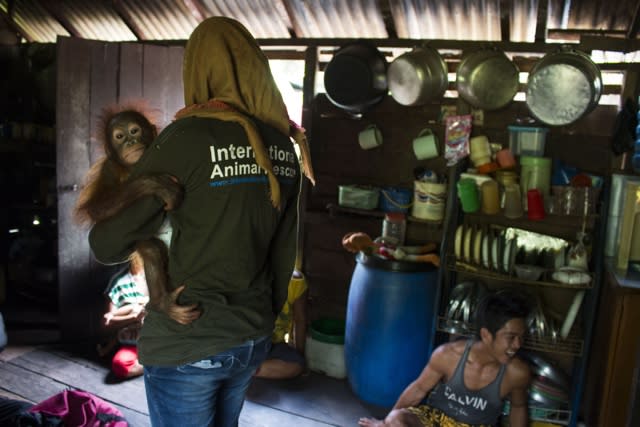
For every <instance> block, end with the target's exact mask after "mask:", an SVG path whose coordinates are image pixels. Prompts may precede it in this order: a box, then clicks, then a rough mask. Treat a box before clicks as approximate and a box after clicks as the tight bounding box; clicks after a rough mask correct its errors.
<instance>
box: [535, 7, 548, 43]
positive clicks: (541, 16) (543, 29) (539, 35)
mask: <svg viewBox="0 0 640 427" xmlns="http://www.w3.org/2000/svg"><path fill="white" fill-rule="evenodd" d="M548 15H549V0H540V3H538V15H537V20H536V35H535V40H536V41H537V42H545V41H546V40H547V16H548Z"/></svg>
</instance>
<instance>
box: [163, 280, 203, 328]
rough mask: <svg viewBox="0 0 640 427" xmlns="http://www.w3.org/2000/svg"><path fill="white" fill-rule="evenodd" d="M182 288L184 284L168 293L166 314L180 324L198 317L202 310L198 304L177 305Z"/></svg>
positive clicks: (186, 323) (185, 323) (187, 322)
mask: <svg viewBox="0 0 640 427" xmlns="http://www.w3.org/2000/svg"><path fill="white" fill-rule="evenodd" d="M184 288H185V285H182V286H180V287H178V288H176V289H175V290H174V291H173V292H171V293H170V294H169V296H168V304H167V314H168V315H169V317H170V318H172V319H173V320H175V321H176V322H178V323H180V324H181V325H188V324H189V323H191V322H193V321H194V320H196V319H198V318H199V317H200V315H201V314H202V311H201V310H200V309H199V308H198V304H189V305H178V297H179V296H180V294H181V293H182V291H183V290H184Z"/></svg>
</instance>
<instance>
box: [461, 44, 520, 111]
mask: <svg viewBox="0 0 640 427" xmlns="http://www.w3.org/2000/svg"><path fill="white" fill-rule="evenodd" d="M518 73H519V70H518V67H516V65H515V64H514V63H513V62H512V61H511V60H510V59H509V57H507V55H505V53H504V52H502V51H501V50H499V49H497V48H493V47H491V48H484V49H480V50H477V51H474V52H471V53H468V54H465V55H464V57H463V58H462V61H461V62H460V65H459V66H458V70H457V71H456V87H457V89H458V95H459V96H460V97H461V98H462V99H464V100H465V101H467V102H468V103H469V104H471V105H472V106H474V107H476V108H481V109H483V110H499V109H500V108H503V107H506V106H507V105H508V104H509V103H510V102H511V101H512V100H513V97H514V96H515V94H516V92H517V91H518V84H519V79H518Z"/></svg>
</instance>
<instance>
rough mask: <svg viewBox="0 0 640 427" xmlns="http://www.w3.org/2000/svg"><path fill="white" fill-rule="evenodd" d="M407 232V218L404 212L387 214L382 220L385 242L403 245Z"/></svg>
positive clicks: (383, 239)
mask: <svg viewBox="0 0 640 427" xmlns="http://www.w3.org/2000/svg"><path fill="white" fill-rule="evenodd" d="M406 232H407V219H406V217H405V214H404V213H402V212H389V213H387V214H385V216H384V221H383V222H382V241H383V242H384V243H387V244H390V245H394V246H402V245H404V239H405V234H406Z"/></svg>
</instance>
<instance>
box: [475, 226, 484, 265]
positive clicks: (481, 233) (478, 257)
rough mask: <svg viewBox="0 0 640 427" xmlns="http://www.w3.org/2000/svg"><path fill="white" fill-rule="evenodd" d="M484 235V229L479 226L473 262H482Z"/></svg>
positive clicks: (478, 263)
mask: <svg viewBox="0 0 640 427" xmlns="http://www.w3.org/2000/svg"><path fill="white" fill-rule="evenodd" d="M483 237H484V230H483V229H482V228H478V229H477V230H476V236H475V238H474V239H473V262H474V263H475V264H477V265H480V264H481V263H482V239H483Z"/></svg>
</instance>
